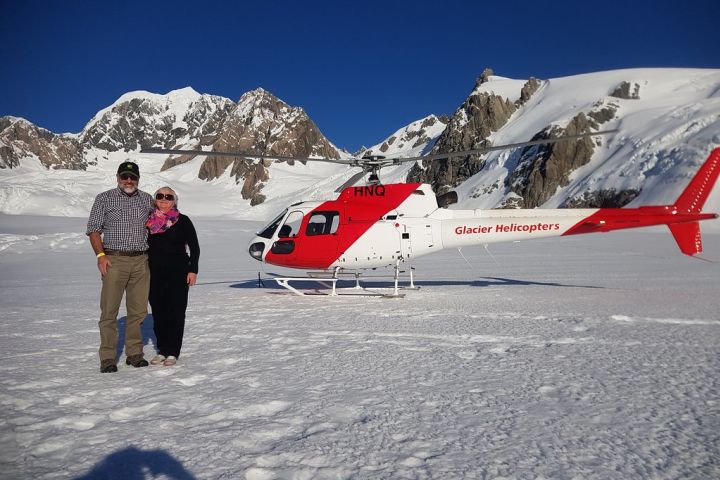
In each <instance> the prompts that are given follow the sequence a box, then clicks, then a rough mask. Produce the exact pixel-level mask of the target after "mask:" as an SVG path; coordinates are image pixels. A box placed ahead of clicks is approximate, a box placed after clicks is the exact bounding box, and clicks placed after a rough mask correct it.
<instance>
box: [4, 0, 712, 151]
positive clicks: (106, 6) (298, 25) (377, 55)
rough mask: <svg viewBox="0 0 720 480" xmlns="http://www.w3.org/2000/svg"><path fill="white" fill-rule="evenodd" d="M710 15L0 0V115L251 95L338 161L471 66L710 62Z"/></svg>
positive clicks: (39, 118)
mask: <svg viewBox="0 0 720 480" xmlns="http://www.w3.org/2000/svg"><path fill="white" fill-rule="evenodd" d="M246 3H247V5H246ZM256 4H257V5H256ZM718 18H720V2H717V1H711V0H688V1H686V2H682V3H681V2H678V1H677V0H675V1H666V0H658V1H650V0H643V1H635V2H633V1H627V0H626V1H622V2H620V1H615V0H611V1H604V2H603V1H601V2H580V1H577V0H573V1H555V2H521V1H504V2H480V1H452V0H446V1H435V2H426V1H422V0H418V1H412V2H391V1H386V2H374V1H370V2H346V1H342V0H336V1H333V2H329V1H328V2H319V1H318V2H314V1H271V0H266V1H265V2H240V1H238V2H220V1H215V0H206V1H204V2H185V1H181V0H176V1H151V0H145V1H134V0H128V1H62V2H61V1H34V0H2V15H0V65H2V74H0V115H14V116H19V117H23V118H26V119H28V120H30V121H31V122H33V123H35V124H37V125H39V126H41V127H44V128H47V129H49V130H51V131H53V132H56V133H60V132H79V131H80V130H81V129H82V128H83V126H84V125H85V123H87V122H88V121H89V120H90V119H91V118H92V117H93V115H94V114H95V113H96V112H97V111H98V110H100V109H102V108H105V107H107V106H108V105H110V104H112V103H113V102H114V101H115V100H116V99H117V98H118V97H119V96H120V95H122V94H123V93H126V92H129V91H133V90H148V91H151V92H154V93H163V94H164V93H167V92H168V91H170V90H174V89H177V88H183V87H186V86H191V87H192V88H194V89H195V90H197V91H198V92H200V93H210V94H214V95H221V96H224V97H227V98H230V99H232V100H237V99H238V98H239V97H240V96H241V95H242V94H243V93H244V92H247V91H249V90H252V89H254V88H257V87H263V88H265V89H266V90H268V91H270V92H272V93H273V94H275V95H276V96H278V97H279V98H281V99H282V100H284V101H285V102H287V103H289V104H290V105H293V106H300V107H303V108H304V109H305V110H306V111H307V113H308V114H309V115H310V117H311V118H312V119H313V120H314V121H315V123H316V124H317V125H318V127H320V129H321V130H322V132H323V133H324V134H325V135H326V136H327V137H328V138H329V139H330V140H331V141H332V142H333V143H335V144H336V145H338V146H340V147H343V148H347V149H348V150H350V151H353V150H355V149H357V148H358V147H359V146H360V145H371V144H374V143H377V142H379V141H380V140H382V139H383V138H385V137H386V136H388V135H390V134H391V133H393V132H394V131H395V130H396V129H398V128H400V127H402V126H404V125H406V124H408V123H410V122H412V121H414V120H417V119H419V118H422V117H424V116H426V115H428V114H431V113H435V114H442V113H448V114H451V113H452V112H453V111H454V110H455V109H456V108H457V107H458V106H459V105H460V104H461V103H462V101H463V100H464V99H465V97H466V96H467V94H468V93H469V92H470V90H471V89H472V87H473V85H474V82H475V79H476V77H477V76H478V75H479V74H480V72H482V70H483V69H484V68H485V67H491V68H493V69H494V71H495V73H496V74H498V75H502V76H505V77H511V78H523V79H524V78H528V77H530V76H535V77H539V78H554V77H561V76H567V75H574V74H579V73H587V72H594V71H602V70H612V69H619V68H634V67H700V68H720V42H718V40H717V33H716V29H717V19H718Z"/></svg>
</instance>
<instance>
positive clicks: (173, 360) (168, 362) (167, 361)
mask: <svg viewBox="0 0 720 480" xmlns="http://www.w3.org/2000/svg"><path fill="white" fill-rule="evenodd" d="M176 363H177V358H175V357H173V356H172V355H169V356H168V357H167V358H166V359H165V362H163V365H165V366H166V367H172V366H173V365H175V364H176Z"/></svg>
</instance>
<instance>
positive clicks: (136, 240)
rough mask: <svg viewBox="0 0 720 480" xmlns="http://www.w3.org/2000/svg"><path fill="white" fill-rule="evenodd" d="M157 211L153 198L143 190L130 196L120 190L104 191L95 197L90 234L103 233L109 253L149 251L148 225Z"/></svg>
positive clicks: (89, 226) (89, 222)
mask: <svg viewBox="0 0 720 480" xmlns="http://www.w3.org/2000/svg"><path fill="white" fill-rule="evenodd" d="M153 208H154V205H153V199H152V197H151V196H150V195H149V194H147V193H145V192H142V191H140V190H137V191H136V192H135V194H133V195H131V196H129V197H128V196H127V195H125V193H123V191H122V190H120V187H117V188H113V189H112V190H108V191H107V192H102V193H101V194H99V195H98V196H97V197H95V203H93V206H92V210H90V219H89V220H88V224H87V232H86V234H87V235H90V234H91V233H92V232H100V233H101V234H102V239H103V247H104V248H106V249H107V250H122V251H128V252H139V251H145V250H147V249H148V243H147V229H146V228H145V222H146V221H147V218H148V215H149V214H150V212H151V211H152V210H153Z"/></svg>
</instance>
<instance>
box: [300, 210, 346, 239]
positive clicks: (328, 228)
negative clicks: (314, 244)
mask: <svg viewBox="0 0 720 480" xmlns="http://www.w3.org/2000/svg"><path fill="white" fill-rule="evenodd" d="M339 224H340V213H339V212H314V213H313V214H312V215H311V216H310V219H309V220H308V224H307V229H306V230H305V235H308V236H311V235H330V234H332V233H335V232H337V229H338V225H339Z"/></svg>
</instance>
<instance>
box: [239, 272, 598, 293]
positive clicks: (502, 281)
mask: <svg viewBox="0 0 720 480" xmlns="http://www.w3.org/2000/svg"><path fill="white" fill-rule="evenodd" d="M268 275H269V278H262V279H261V278H254V279H248V280H243V281H239V282H237V283H234V284H231V285H230V288H241V289H254V288H265V289H271V290H278V289H279V290H284V289H283V288H282V287H280V286H279V285H278V284H277V282H275V281H273V278H275V277H277V278H282V275H278V274H272V273H270V274H268ZM228 283H229V282H228ZM414 283H415V285H416V286H418V287H445V286H466V287H506V286H507V287H513V286H541V287H559V288H593V289H594V288H605V287H600V286H597V285H576V284H567V283H558V282H540V281H533V280H521V279H516V278H503V277H480V278H477V279H468V280H449V279H439V280H415V282H414ZM360 284H361V285H362V286H363V287H365V288H369V289H372V288H392V287H393V286H394V282H393V280H389V279H378V278H373V277H366V278H363V277H360ZM294 285H297V287H298V288H317V286H318V282H317V281H313V280H308V281H302V280H299V281H297V282H296V283H295V284H294ZM399 285H400V286H401V287H402V286H407V285H408V280H407V279H405V278H403V279H401V280H400V283H399ZM353 286H355V280H354V279H340V280H338V282H337V287H338V288H349V287H353Z"/></svg>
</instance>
